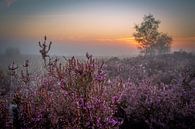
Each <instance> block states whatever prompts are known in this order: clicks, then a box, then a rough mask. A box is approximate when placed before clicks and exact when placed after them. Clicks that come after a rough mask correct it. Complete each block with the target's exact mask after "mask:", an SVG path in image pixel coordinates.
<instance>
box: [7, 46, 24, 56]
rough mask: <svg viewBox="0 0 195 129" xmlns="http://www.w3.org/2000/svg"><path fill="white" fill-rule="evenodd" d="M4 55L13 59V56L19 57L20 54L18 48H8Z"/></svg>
mask: <svg viewBox="0 0 195 129" xmlns="http://www.w3.org/2000/svg"><path fill="white" fill-rule="evenodd" d="M5 55H6V56H9V57H13V56H19V55H21V53H20V50H19V49H18V48H13V47H8V48H7V49H6V50H5Z"/></svg>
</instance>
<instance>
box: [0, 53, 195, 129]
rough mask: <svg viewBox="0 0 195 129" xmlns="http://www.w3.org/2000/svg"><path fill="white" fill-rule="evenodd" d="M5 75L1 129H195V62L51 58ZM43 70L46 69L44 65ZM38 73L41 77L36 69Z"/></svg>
mask: <svg viewBox="0 0 195 129" xmlns="http://www.w3.org/2000/svg"><path fill="white" fill-rule="evenodd" d="M32 59H34V60H26V61H25V60H24V64H23V65H18V64H16V63H15V62H13V63H12V62H10V65H8V67H7V72H3V71H2V72H1V75H0V77H1V80H0V83H1V84H0V86H1V87H0V91H1V98H0V109H1V110H0V114H1V115H0V127H1V128H16V129H35V128H36V129H37V128H39V129H42V128H43V129H44V128H46V129H75V128H78V129H80V128H83V129H112V128H116V129H118V128H120V129H193V128H194V127H195V125H194V123H195V96H194V94H195V56H194V55H193V54H192V53H187V52H184V51H178V52H174V53H171V54H165V55H159V56H153V57H145V56H137V57H132V58H122V59H120V58H117V57H113V58H107V59H98V58H93V56H92V55H90V54H88V53H87V54H86V57H85V59H77V58H75V57H71V58H65V57H61V58H60V57H59V58H57V57H56V58H55V57H52V58H49V57H48V58H46V59H45V58H44V59H45V60H44V59H43V60H42V63H40V65H38V66H35V64H33V62H39V61H40V60H41V59H40V58H39V60H35V59H36V58H32ZM41 64H42V65H41ZM33 67H34V68H35V67H36V68H37V67H39V68H37V72H34V71H33V70H31V68H33Z"/></svg>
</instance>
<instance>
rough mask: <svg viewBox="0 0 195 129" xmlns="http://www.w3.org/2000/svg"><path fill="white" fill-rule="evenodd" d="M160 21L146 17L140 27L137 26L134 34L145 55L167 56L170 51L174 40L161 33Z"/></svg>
mask: <svg viewBox="0 0 195 129" xmlns="http://www.w3.org/2000/svg"><path fill="white" fill-rule="evenodd" d="M159 24H160V21H159V20H156V19H155V18H154V16H153V15H151V14H150V15H146V16H144V18H143V21H142V23H141V24H139V25H135V30H136V32H135V33H134V34H133V36H134V38H135V40H136V41H137V42H138V43H139V47H138V48H139V49H140V50H141V52H142V53H144V54H145V55H156V54H165V53H167V52H169V51H170V47H171V41H172V38H171V37H170V36H169V35H167V34H165V33H162V32H159V30H158V29H159Z"/></svg>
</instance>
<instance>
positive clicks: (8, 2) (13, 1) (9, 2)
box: [5, 0, 16, 8]
mask: <svg viewBox="0 0 195 129" xmlns="http://www.w3.org/2000/svg"><path fill="white" fill-rule="evenodd" d="M15 2H16V0H5V4H6V6H7V7H8V8H9V7H10V6H11V5H12V4H13V3H15Z"/></svg>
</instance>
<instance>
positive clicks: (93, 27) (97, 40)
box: [0, 0, 195, 56]
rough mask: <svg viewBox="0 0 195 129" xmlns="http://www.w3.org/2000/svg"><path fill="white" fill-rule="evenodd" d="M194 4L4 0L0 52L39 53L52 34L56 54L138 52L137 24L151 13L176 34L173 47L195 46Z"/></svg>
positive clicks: (177, 0)
mask: <svg viewBox="0 0 195 129" xmlns="http://www.w3.org/2000/svg"><path fill="white" fill-rule="evenodd" d="M194 7H195V0H0V53H3V52H4V51H5V50H6V48H8V47H16V48H19V49H20V51H21V53H24V54H37V53H38V51H39V46H38V42H39V41H43V37H44V35H47V37H48V40H49V41H52V42H53V46H52V50H51V54H54V55H55V54H56V55H65V56H72V55H84V54H85V53H86V52H89V53H92V54H93V55H97V56H127V55H134V54H137V53H138V49H137V43H136V42H135V41H134V38H133V36H132V35H133V33H134V32H135V29H134V26H135V25H136V24H139V23H141V22H142V20H143V17H144V15H148V14H153V15H154V17H155V18H156V19H159V20H160V21H161V24H160V28H159V31H161V32H164V33H167V34H168V35H170V36H172V37H173V43H172V48H173V50H179V49H184V50H188V51H194V50H195V27H194V23H195V13H194V12H195V8H194Z"/></svg>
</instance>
